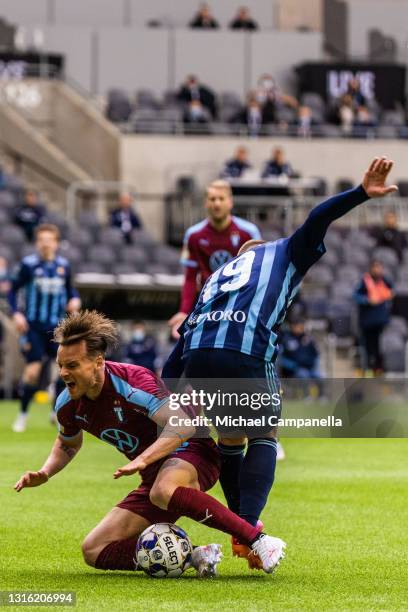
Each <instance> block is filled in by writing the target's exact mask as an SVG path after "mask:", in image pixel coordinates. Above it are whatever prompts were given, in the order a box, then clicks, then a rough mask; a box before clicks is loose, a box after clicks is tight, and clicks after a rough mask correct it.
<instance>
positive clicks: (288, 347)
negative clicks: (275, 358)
mask: <svg viewBox="0 0 408 612" xmlns="http://www.w3.org/2000/svg"><path fill="white" fill-rule="evenodd" d="M279 354H280V358H279V363H280V367H281V373H282V376H283V377H284V378H312V379H319V378H321V374H320V370H319V356H320V354H319V349H318V347H317V345H316V343H315V341H314V339H313V338H312V337H311V336H309V335H308V334H307V333H306V331H305V321H304V319H302V318H300V317H299V318H293V319H292V321H291V322H290V324H289V329H288V330H287V331H285V332H284V333H283V334H282V338H281V341H280V352H279Z"/></svg>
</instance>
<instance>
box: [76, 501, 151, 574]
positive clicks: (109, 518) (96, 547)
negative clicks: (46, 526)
mask: <svg viewBox="0 0 408 612" xmlns="http://www.w3.org/2000/svg"><path fill="white" fill-rule="evenodd" d="M149 525H150V522H149V521H148V520H147V519H145V518H144V517H143V516H140V515H138V514H135V513H134V512H131V511H130V510H126V509H124V508H119V507H117V506H116V507H115V508H112V510H111V511H110V512H108V514H107V515H106V516H105V517H104V518H103V519H102V520H101V522H100V523H99V524H98V525H97V526H96V527H95V528H94V529H93V530H92V531H91V532H90V533H89V534H88V535H87V536H86V538H85V539H84V541H83V543H82V554H83V557H84V561H85V562H86V563H87V564H88V565H91V566H92V567H96V568H98V569H112V570H114V569H116V570H120V569H121V570H134V569H136V564H135V560H134V558H135V550H136V544H137V539H138V537H139V535H140V534H141V533H142V531H143V530H144V529H146V527H148V526H149Z"/></svg>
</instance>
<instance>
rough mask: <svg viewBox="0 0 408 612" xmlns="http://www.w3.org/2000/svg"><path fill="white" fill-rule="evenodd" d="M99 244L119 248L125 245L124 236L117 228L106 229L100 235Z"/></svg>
mask: <svg viewBox="0 0 408 612" xmlns="http://www.w3.org/2000/svg"><path fill="white" fill-rule="evenodd" d="M98 242H99V243H100V244H106V245H108V246H113V247H114V246H117V245H122V244H123V243H124V238H123V234H122V232H121V231H120V229H119V228H117V227H104V228H103V229H101V230H100V231H99V233H98Z"/></svg>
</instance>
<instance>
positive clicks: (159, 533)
mask: <svg viewBox="0 0 408 612" xmlns="http://www.w3.org/2000/svg"><path fill="white" fill-rule="evenodd" d="M192 552H193V547H192V544H191V542H190V538H189V537H188V535H187V534H186V532H185V531H183V529H181V528H180V527H178V526H177V525H172V524H171V523H156V524H155V525H151V526H150V527H148V528H147V529H145V530H144V531H143V533H141V534H140V536H139V539H138V541H137V545H136V560H137V563H138V565H139V567H140V568H141V569H142V570H143V571H144V572H145V573H146V574H148V576H152V577H153V578H178V577H179V576H181V574H182V573H183V572H184V571H185V570H186V569H187V568H188V567H190V565H191V554H192Z"/></svg>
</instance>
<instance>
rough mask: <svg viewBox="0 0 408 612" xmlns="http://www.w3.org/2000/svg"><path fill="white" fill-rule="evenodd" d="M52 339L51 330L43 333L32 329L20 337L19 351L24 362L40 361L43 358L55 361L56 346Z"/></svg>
mask: <svg viewBox="0 0 408 612" xmlns="http://www.w3.org/2000/svg"><path fill="white" fill-rule="evenodd" d="M52 338H53V330H52V329H50V330H45V331H43V330H39V329H35V328H32V327H30V328H29V330H28V332H27V333H26V334H24V335H23V336H20V349H21V352H22V354H23V356H24V359H25V360H26V362H27V363H33V362H34V361H42V360H43V359H44V358H45V357H48V358H53V359H55V357H56V356H57V349H58V344H57V343H56V342H54V341H53V339H52Z"/></svg>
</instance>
